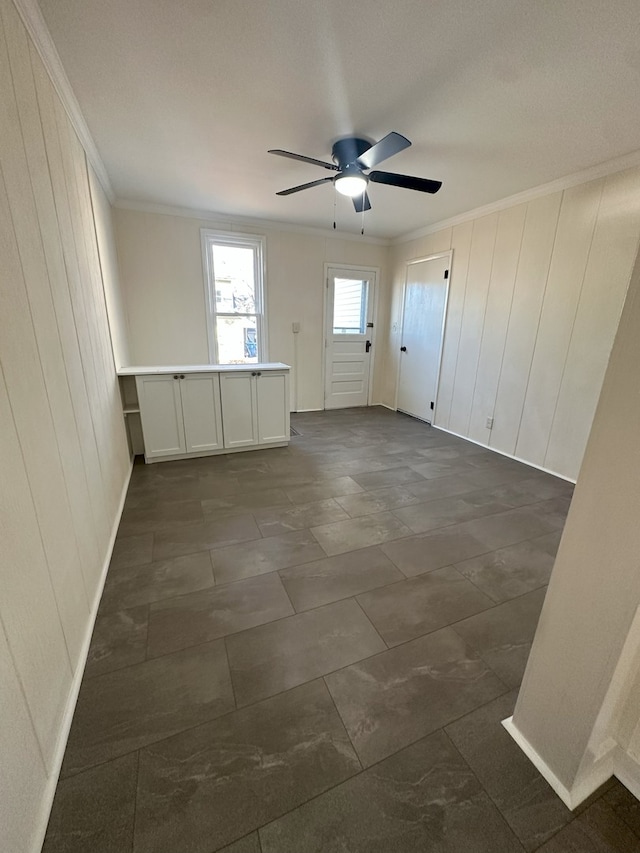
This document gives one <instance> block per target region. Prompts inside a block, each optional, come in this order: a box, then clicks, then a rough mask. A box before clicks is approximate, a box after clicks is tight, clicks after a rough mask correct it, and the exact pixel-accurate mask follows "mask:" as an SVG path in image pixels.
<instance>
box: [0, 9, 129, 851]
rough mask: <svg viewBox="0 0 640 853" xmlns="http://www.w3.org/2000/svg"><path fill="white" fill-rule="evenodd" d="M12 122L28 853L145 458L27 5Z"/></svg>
mask: <svg viewBox="0 0 640 853" xmlns="http://www.w3.org/2000/svg"><path fill="white" fill-rule="evenodd" d="M0 116H1V117H2V118H1V120H0V436H1V440H0V472H1V475H0V679H1V681H0V683H1V690H0V721H1V723H0V755H1V756H2V761H1V762H0V849H2V850H7V851H12V853H23V851H31V850H35V849H39V846H38V845H39V843H40V841H41V839H42V833H43V831H44V826H45V825H46V819H47V814H48V808H49V805H50V799H49V798H50V797H51V795H52V790H53V786H54V785H55V777H56V773H57V770H58V764H59V761H60V758H61V747H62V746H63V741H64V737H65V735H66V731H65V726H66V724H67V723H68V717H69V713H70V710H72V707H71V706H72V704H73V701H74V698H75V694H74V691H75V689H76V688H77V685H78V682H79V678H80V677H81V669H82V667H83V665H84V656H85V654H86V644H87V641H88V639H89V634H90V631H91V628H92V619H93V614H94V612H95V610H94V608H95V606H96V604H97V595H98V594H99V592H100V589H101V583H102V579H103V570H104V566H105V562H106V560H107V559H108V556H109V552H110V548H111V539H112V534H113V531H114V525H115V523H116V522H117V519H118V513H119V509H120V504H121V499H122V495H123V490H124V488H125V487H126V484H127V481H128V476H129V473H130V459H129V454H128V449H127V442H126V436H125V430H124V424H123V418H122V411H121V405H120V398H119V392H118V383H117V377H116V375H115V369H114V362H113V354H112V349H111V340H110V333H109V325H108V320H107V312H106V306H105V294H104V289H103V281H102V274H101V267H100V262H99V257H98V247H97V241H96V232H95V227H94V217H93V200H92V197H91V192H90V186H89V176H88V169H87V162H86V158H85V154H84V151H83V149H82V147H81V145H80V142H79V141H78V138H77V136H76V134H75V132H74V130H73V128H72V126H71V124H70V122H69V119H68V117H67V114H66V112H65V110H64V109H63V107H62V104H61V102H60V100H59V98H58V96H57V94H56V92H55V90H54V88H53V85H52V83H51V81H50V79H49V77H48V75H47V73H46V71H45V69H44V66H43V64H42V62H41V60H40V58H39V56H38V54H37V52H36V51H35V49H34V47H33V45H32V43H31V41H30V39H29V38H28V36H27V33H26V30H25V28H24V26H23V24H22V22H21V20H20V18H19V16H18V13H17V12H16V9H15V7H14V6H13V4H12V2H11V0H0ZM111 284H113V282H110V285H111Z"/></svg>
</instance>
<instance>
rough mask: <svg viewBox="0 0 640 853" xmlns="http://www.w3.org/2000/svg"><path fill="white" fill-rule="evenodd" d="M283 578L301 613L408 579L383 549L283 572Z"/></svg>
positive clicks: (374, 549)
mask: <svg viewBox="0 0 640 853" xmlns="http://www.w3.org/2000/svg"><path fill="white" fill-rule="evenodd" d="M280 577H281V578H282V582H283V583H284V585H285V588H286V590H287V593H288V595H289V598H290V599H291V601H292V603H293V606H294V607H295V609H296V610H297V611H301V610H309V609H310V608H312V607H319V606H320V605H322V604H330V603H331V602H332V601H339V600H340V599H341V598H348V597H349V596H352V595H356V594H357V593H359V592H366V591H367V590H369V589H375V588H376V587H380V586H384V585H385V584H388V583H395V582H396V581H399V580H403V578H404V575H403V574H402V572H400V571H398V569H396V567H395V566H394V565H393V563H392V562H391V560H389V558H388V557H386V556H385V555H384V554H383V553H382V551H381V550H380V548H378V547H373V548H363V549H361V550H359V551H348V552H347V553H346V554H340V555H338V556H337V557H325V558H324V559H323V560H315V561H314V562H313V563H306V564H305V565H304V566H296V567H295V568H292V569H283V570H281V571H280Z"/></svg>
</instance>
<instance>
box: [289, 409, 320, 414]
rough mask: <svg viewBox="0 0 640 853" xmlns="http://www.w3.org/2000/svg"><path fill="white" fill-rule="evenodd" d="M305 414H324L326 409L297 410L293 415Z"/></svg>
mask: <svg viewBox="0 0 640 853" xmlns="http://www.w3.org/2000/svg"><path fill="white" fill-rule="evenodd" d="M305 412H324V409H296V410H295V412H291V414H292V415H303V414H304V413H305Z"/></svg>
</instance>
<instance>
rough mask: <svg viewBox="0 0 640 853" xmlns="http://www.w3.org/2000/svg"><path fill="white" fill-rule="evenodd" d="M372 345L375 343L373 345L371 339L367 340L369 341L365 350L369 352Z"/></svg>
mask: <svg viewBox="0 0 640 853" xmlns="http://www.w3.org/2000/svg"><path fill="white" fill-rule="evenodd" d="M372 346H373V345H372V343H371V341H367V343H366V345H365V352H369V350H370V349H371V347H372Z"/></svg>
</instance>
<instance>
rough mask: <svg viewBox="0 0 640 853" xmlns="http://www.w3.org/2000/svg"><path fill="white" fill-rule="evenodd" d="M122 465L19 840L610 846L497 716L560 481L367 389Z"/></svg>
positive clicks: (241, 848) (615, 797) (623, 835)
mask: <svg viewBox="0 0 640 853" xmlns="http://www.w3.org/2000/svg"><path fill="white" fill-rule="evenodd" d="M292 421H293V423H294V425H295V427H296V429H297V430H298V431H299V432H300V433H301V434H300V435H299V436H294V437H292V440H291V444H290V446H289V447H287V448H278V449H272V450H260V451H253V452H248V453H238V454H230V455H228V456H217V457H209V458H204V459H194V460H188V461H182V462H170V463H162V464H156V465H150V466H144V465H136V467H135V469H134V472H133V477H132V480H131V485H130V488H129V492H128V495H127V500H126V504H125V509H124V513H123V516H122V521H121V525H120V529H119V533H118V538H117V541H116V546H115V549H114V554H113V559H112V562H111V567H110V570H109V574H108V577H107V582H106V585H105V590H104V594H103V598H102V602H101V605H100V609H99V616H98V619H97V621H96V626H95V631H94V635H93V640H92V644H91V649H90V652H89V659H88V663H87V668H86V671H85V677H84V681H83V684H82V687H81V691H80V697H79V700H78V705H77V709H76V714H75V717H74V721H73V725H72V728H71V733H70V737H69V742H68V745H67V751H66V754H65V760H64V764H63V771H62V775H61V779H60V782H59V784H58V789H57V793H56V798H55V802H54V807H53V811H52V815H51V819H50V823H49V830H48V833H47V838H46V841H45V846H44V851H45V853H87V851H91V853H159V851H163V853H164V851H171V853H217V851H221V853H288V851H291V852H292V853H293V851H295V853H298V851H304V852H305V853H314V851H318V853H320V851H322V853H333V851H335V853H412V851H418V850H420V851H427V850H433V851H436V850H437V851H440V853H500V851H504V853H511V851H513V852H514V853H516V851H520V853H522V851H527V853H532V851H536V850H539V851H541V853H556V851H558V853H568V851H574V853H587V851H592V853H618V852H619V851H625V853H629V851H640V818H639V817H638V814H639V811H638V805H637V801H635V800H634V799H633V798H632V797H631V796H630V795H629V794H628V792H626V790H625V789H624V788H623V787H622V786H621V785H619V784H618V783H614V784H613V785H610V786H609V787H608V788H607V790H606V791H605V792H603V793H601V794H600V795H599V796H597V797H596V798H594V801H593V802H592V803H591V804H590V805H588V806H587V807H586V808H584V809H582V810H580V811H579V813H577V814H573V813H571V812H569V811H568V810H567V809H566V808H565V807H564V806H563V804H562V803H561V801H560V800H559V799H558V798H557V797H556V796H555V794H554V793H553V791H552V790H551V789H550V788H549V786H548V785H547V784H546V782H545V781H544V780H543V779H542V778H541V777H540V776H539V774H538V773H537V771H536V770H535V768H534V767H533V765H531V764H530V762H529V761H528V760H527V759H526V758H525V757H524V755H523V754H522V752H521V751H520V750H519V749H518V747H517V746H516V745H515V743H514V742H513V741H512V740H511V738H510V737H509V735H508V734H507V733H506V731H505V730H504V729H503V728H502V726H501V725H500V721H501V720H502V719H504V718H505V717H507V716H509V715H510V714H511V713H512V711H513V706H514V703H515V699H516V695H517V687H518V685H519V683H520V680H521V678H522V675H523V672H524V667H525V664H526V659H527V656H528V653H529V649H530V644H531V641H532V638H533V634H534V631H535V627H536V624H537V621H538V617H539V613H540V609H541V607H542V603H543V599H544V594H545V589H546V584H547V582H548V580H549V575H550V573H551V569H552V566H553V560H554V556H555V552H556V550H557V547H558V544H559V540H560V535H561V530H562V526H563V523H564V518H565V516H566V512H567V509H568V506H569V502H570V498H571V494H572V487H571V486H570V485H569V484H567V483H565V482H563V481H562V480H560V479H558V478H554V477H551V476H549V475H546V474H544V473H541V472H539V471H537V470H535V469H532V468H530V467H527V466H526V465H522V464H520V463H517V462H514V461H512V460H509V459H505V458H504V457H501V456H499V455H496V454H493V453H491V452H489V451H487V450H485V449H483V448H480V447H478V446H476V445H474V444H471V443H470V442H466V441H463V440H461V439H458V438H455V437H453V436H450V435H447V434H446V433H443V432H440V431H438V430H434V429H431V428H430V427H429V426H427V425H425V424H423V423H420V422H419V421H416V420H413V419H411V418H409V417H405V416H403V415H398V414H395V413H393V412H390V411H387V410H386V409H381V408H371V409H351V410H339V411H333V412H318V413H310V414H304V415H295V416H293V418H292Z"/></svg>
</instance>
